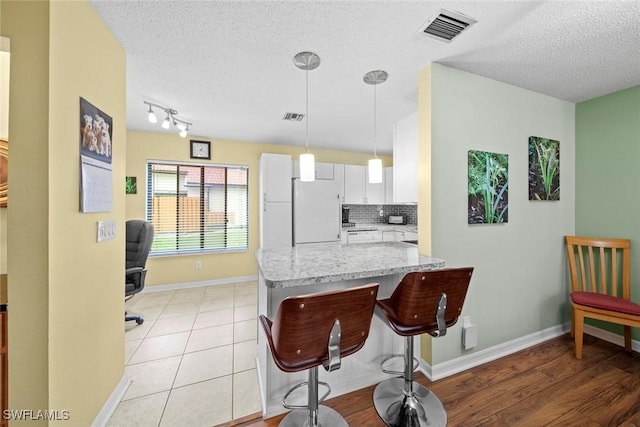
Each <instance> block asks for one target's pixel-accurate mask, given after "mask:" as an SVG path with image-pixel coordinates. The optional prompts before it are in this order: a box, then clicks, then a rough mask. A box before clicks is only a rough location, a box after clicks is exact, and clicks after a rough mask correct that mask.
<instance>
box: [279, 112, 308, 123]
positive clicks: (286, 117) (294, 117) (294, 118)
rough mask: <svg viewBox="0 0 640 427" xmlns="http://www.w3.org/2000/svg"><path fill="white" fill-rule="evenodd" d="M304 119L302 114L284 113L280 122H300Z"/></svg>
mask: <svg viewBox="0 0 640 427" xmlns="http://www.w3.org/2000/svg"><path fill="white" fill-rule="evenodd" d="M303 118H304V114H299V113H284V117H283V118H282V120H289V121H292V122H300V121H302V119H303Z"/></svg>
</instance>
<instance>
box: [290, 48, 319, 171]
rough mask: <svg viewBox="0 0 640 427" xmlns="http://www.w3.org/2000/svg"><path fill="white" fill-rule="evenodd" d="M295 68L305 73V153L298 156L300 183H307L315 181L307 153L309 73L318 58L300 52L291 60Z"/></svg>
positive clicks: (313, 161)
mask: <svg viewBox="0 0 640 427" xmlns="http://www.w3.org/2000/svg"><path fill="white" fill-rule="evenodd" d="M293 63H294V64H295V66H296V67H298V68H299V69H301V70H304V71H305V77H306V115H305V116H304V120H305V125H306V131H305V134H306V143H305V153H304V154H301V155H300V181H304V182H309V181H315V179H316V165H315V158H314V156H313V154H311V153H309V71H310V70H315V69H316V68H318V67H319V66H320V57H319V56H318V55H316V54H315V53H313V52H300V53H298V54H297V55H296V56H294V58H293Z"/></svg>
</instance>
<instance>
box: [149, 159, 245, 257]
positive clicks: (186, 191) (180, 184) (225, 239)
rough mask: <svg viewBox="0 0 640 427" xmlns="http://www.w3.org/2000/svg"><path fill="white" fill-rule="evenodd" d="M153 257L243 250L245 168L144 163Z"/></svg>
mask: <svg viewBox="0 0 640 427" xmlns="http://www.w3.org/2000/svg"><path fill="white" fill-rule="evenodd" d="M147 220H149V221H151V223H152V224H153V227H154V239H153V245H152V246H151V254H152V255H170V254H182V253H198V252H211V251H239V250H247V249H248V246H249V227H248V224H249V170H248V168H247V167H246V166H221V165H213V166H212V165H197V164H176V163H167V162H148V163H147Z"/></svg>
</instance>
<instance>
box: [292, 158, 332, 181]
mask: <svg viewBox="0 0 640 427" xmlns="http://www.w3.org/2000/svg"><path fill="white" fill-rule="evenodd" d="M333 168H334V164H333V163H318V162H316V164H315V169H316V179H335V178H334V171H333ZM293 178H300V162H299V161H298V160H294V161H293Z"/></svg>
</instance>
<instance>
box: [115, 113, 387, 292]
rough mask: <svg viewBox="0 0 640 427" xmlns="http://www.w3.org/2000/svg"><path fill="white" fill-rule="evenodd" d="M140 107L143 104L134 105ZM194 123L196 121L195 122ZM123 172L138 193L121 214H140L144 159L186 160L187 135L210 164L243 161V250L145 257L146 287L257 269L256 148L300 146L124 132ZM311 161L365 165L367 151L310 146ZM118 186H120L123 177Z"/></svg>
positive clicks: (291, 150) (292, 150) (294, 150)
mask: <svg viewBox="0 0 640 427" xmlns="http://www.w3.org/2000/svg"><path fill="white" fill-rule="evenodd" d="M140 108H143V105H140ZM196 125H197V124H196ZM127 138H128V141H127V173H126V175H127V176H135V177H137V178H138V179H137V181H138V194H135V195H133V194H130V195H127V196H126V197H127V199H126V201H127V219H133V218H140V219H142V218H145V194H146V181H145V179H146V162H147V160H171V161H185V162H188V161H191V160H190V159H189V139H190V138H192V139H198V140H210V141H211V146H212V149H211V152H212V154H211V158H212V160H211V163H212V164H215V163H218V164H231V165H246V166H248V167H249V250H248V251H246V252H236V253H224V254H220V253H217V254H202V255H181V256H172V257H158V258H150V259H149V261H148V262H147V269H148V271H149V272H148V274H147V283H146V285H147V286H152V285H158V284H173V283H185V282H193V281H202V280H212V279H222V278H229V277H241V276H252V275H257V274H258V270H257V268H258V265H257V263H256V260H255V256H254V252H255V251H256V249H258V247H259V245H260V242H259V219H260V218H259V212H258V201H259V199H258V197H259V194H258V176H259V167H258V165H259V161H260V154H261V153H276V154H291V155H292V156H293V158H294V159H297V158H298V156H299V154H301V153H303V152H304V147H302V146H301V147H293V146H285V145H276V144H257V143H251V142H241V141H223V140H215V139H212V138H207V137H202V136H191V137H187V138H181V137H180V136H178V135H177V134H175V135H171V134H169V135H167V134H157V133H146V132H133V131H129V132H128V133H127ZM310 151H311V152H312V153H313V154H314V155H315V159H316V161H317V162H326V163H345V164H358V165H366V164H367V161H368V160H369V158H370V157H371V154H370V153H354V152H348V151H336V150H321V149H315V148H313V147H311V148H310ZM379 157H380V158H381V159H382V163H383V165H384V166H391V164H392V163H391V162H392V159H391V156H379ZM121 187H122V188H123V191H124V180H123V182H122V185H121ZM196 259H197V260H200V261H202V269H200V270H196V269H195V260H196Z"/></svg>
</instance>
